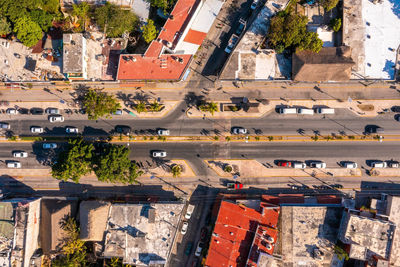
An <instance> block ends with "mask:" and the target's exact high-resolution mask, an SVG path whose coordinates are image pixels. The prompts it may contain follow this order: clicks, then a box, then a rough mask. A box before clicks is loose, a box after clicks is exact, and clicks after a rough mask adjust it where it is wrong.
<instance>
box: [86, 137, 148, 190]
mask: <svg viewBox="0 0 400 267" xmlns="http://www.w3.org/2000/svg"><path fill="white" fill-rule="evenodd" d="M129 152H130V151H129V149H128V148H127V147H125V146H121V145H113V144H110V145H108V146H106V147H104V148H103V151H101V153H100V155H99V156H98V157H97V158H96V159H95V161H94V172H95V174H96V176H97V179H98V180H99V181H102V182H111V183H118V182H119V183H124V184H132V183H134V182H136V179H137V178H138V177H139V176H140V175H142V174H143V172H142V171H141V170H139V167H138V165H137V164H136V162H134V161H131V160H130V159H129Z"/></svg>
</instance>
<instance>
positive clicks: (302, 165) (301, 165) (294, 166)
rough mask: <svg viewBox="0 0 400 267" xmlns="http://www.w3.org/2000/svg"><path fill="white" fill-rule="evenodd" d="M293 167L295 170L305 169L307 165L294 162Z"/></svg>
mask: <svg viewBox="0 0 400 267" xmlns="http://www.w3.org/2000/svg"><path fill="white" fill-rule="evenodd" d="M292 167H293V168H295V169H305V168H306V167H307V165H306V164H305V163H304V162H293V163H292Z"/></svg>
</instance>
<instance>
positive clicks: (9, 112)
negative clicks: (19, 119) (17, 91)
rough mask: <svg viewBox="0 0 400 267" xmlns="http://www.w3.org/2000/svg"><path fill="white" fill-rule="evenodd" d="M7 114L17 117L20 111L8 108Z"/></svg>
mask: <svg viewBox="0 0 400 267" xmlns="http://www.w3.org/2000/svg"><path fill="white" fill-rule="evenodd" d="M6 113H7V114H10V115H17V114H18V110H17V109H15V108H8V109H7V110H6Z"/></svg>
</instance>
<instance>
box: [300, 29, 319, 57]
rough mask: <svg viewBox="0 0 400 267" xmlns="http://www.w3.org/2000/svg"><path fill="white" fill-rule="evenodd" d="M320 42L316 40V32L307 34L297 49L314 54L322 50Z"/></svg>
mask: <svg viewBox="0 0 400 267" xmlns="http://www.w3.org/2000/svg"><path fill="white" fill-rule="evenodd" d="M323 44H324V42H322V40H321V39H319V38H318V33H316V32H307V33H306V34H305V35H304V38H303V40H301V42H300V45H299V49H300V50H311V51H313V52H315V53H318V52H319V51H321V49H322V45H323Z"/></svg>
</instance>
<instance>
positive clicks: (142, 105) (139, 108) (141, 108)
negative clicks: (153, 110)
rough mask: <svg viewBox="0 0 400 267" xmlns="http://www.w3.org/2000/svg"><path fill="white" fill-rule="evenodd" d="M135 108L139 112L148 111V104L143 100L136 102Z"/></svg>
mask: <svg viewBox="0 0 400 267" xmlns="http://www.w3.org/2000/svg"><path fill="white" fill-rule="evenodd" d="M135 109H136V111H137V113H141V112H147V108H146V104H145V103H144V102H143V101H140V102H139V103H138V104H136V106H135Z"/></svg>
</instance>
